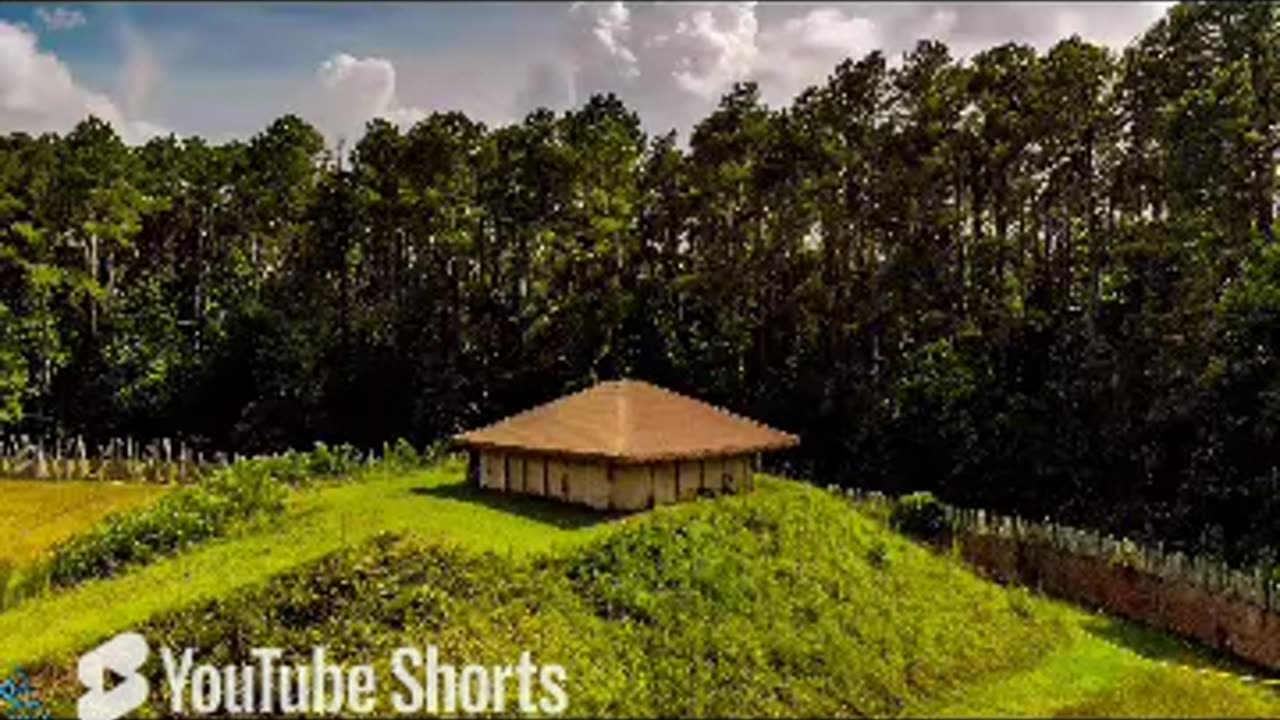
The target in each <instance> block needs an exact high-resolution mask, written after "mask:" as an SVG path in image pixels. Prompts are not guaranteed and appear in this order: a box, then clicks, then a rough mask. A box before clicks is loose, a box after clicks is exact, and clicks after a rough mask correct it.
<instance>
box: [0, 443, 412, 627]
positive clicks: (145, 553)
mask: <svg viewBox="0 0 1280 720" xmlns="http://www.w3.org/2000/svg"><path fill="white" fill-rule="evenodd" d="M425 461H426V458H424V457H423V456H422V455H419V454H418V452H417V451H416V450H415V449H414V448H413V446H412V445H410V444H409V443H408V442H407V441H405V440H403V439H401V440H398V441H397V442H396V443H395V444H394V445H389V446H387V447H386V448H385V451H384V455H383V457H382V458H381V459H380V460H379V461H378V462H377V463H375V464H374V465H373V466H372V467H376V468H383V469H391V470H396V471H403V470H409V469H413V468H416V467H420V466H421V465H422V464H423V463H424V462H425ZM364 469H365V465H364V464H363V462H362V460H361V458H360V454H359V452H358V451H357V450H356V449H355V448H354V447H352V446H350V445H345V444H344V445H338V446H334V447H329V446H328V445H326V444H324V443H322V442H318V443H316V444H315V447H314V448H313V449H312V450H311V451H310V452H298V451H295V450H290V451H288V452H284V453H280V454H277V455H267V456H261V457H253V458H248V459H245V460H240V461H238V462H236V463H235V464H233V465H231V466H230V467H227V468H224V469H222V470H219V471H217V472H215V473H214V474H213V475H211V476H210V477H208V478H206V479H205V480H202V481H200V482H199V483H197V484H195V485H192V486H189V487H186V488H183V489H181V490H178V491H176V492H174V493H172V494H170V495H167V496H165V497H164V498H161V499H160V500H159V501H158V502H157V503H156V504H154V505H152V506H150V507H147V508H143V509H139V510H133V511H129V512H125V513H120V514H117V515H111V516H108V517H107V518H106V519H104V520H103V521H102V522H101V523H99V524H98V525H96V526H94V527H93V528H92V529H90V530H89V531H87V532H86V533H84V534H81V535H77V536H75V537H72V538H70V539H69V540H66V541H64V542H63V543H62V544H60V545H58V546H57V547H55V548H54V550H53V555H52V557H51V558H50V559H49V560H48V561H47V562H46V563H42V564H41V565H39V566H37V567H32V568H28V569H27V570H25V571H24V572H22V573H21V574H20V576H15V577H14V578H13V579H12V580H9V579H6V578H5V577H4V575H5V573H4V572H2V571H0V591H3V590H4V583H6V582H7V583H8V584H9V585H10V586H18V587H11V588H10V592H9V595H10V597H9V598H8V602H9V603H10V604H11V603H13V602H17V601H18V600H20V599H21V598H22V597H23V596H26V595H30V594H31V593H32V592H33V591H35V590H38V589H39V588H42V587H45V586H48V585H53V586H56V587H67V586H71V585H75V584H76V583H79V582H83V581H84V580H88V579H90V578H104V577H111V576H113V575H115V574H117V573H119V572H120V571H121V570H122V569H124V568H126V567H130V566H134V565H142V564H145V563H148V562H152V561H154V560H156V559H158V558H161V557H165V556H168V555H173V554H175V553H178V552H181V551H182V550H184V549H186V548H188V547H191V546H192V545H196V544H198V543H201V542H205V541H207V540H210V539H212V538H216V537H223V536H225V535H227V534H229V533H230V532H231V531H232V529H233V528H234V527H236V526H237V525H239V524H242V523H245V522H247V521H250V520H253V519H255V518H259V517H264V516H267V515H269V514H272V513H278V512H280V511H281V510H283V509H284V502H285V497H286V496H287V494H288V491H289V489H290V488H291V487H298V486H300V485H303V484H305V483H307V482H308V481H310V480H311V479H314V478H317V477H330V478H336V477H351V476H355V475H357V474H359V473H360V472H361V471H363V470H364ZM4 595H5V593H3V592H0V601H2V600H5V597H4Z"/></svg>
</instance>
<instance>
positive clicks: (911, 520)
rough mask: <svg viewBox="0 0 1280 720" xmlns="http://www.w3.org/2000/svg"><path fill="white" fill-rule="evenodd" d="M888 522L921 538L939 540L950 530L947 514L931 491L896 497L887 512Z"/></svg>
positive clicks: (899, 529)
mask: <svg viewBox="0 0 1280 720" xmlns="http://www.w3.org/2000/svg"><path fill="white" fill-rule="evenodd" d="M889 524H890V525H891V526H892V527H893V528H894V529H896V530H898V531H900V532H902V533H905V534H907V535H910V536H912V537H915V538H920V539H921V540H939V539H942V538H944V537H946V535H947V534H948V533H949V532H950V531H951V529H952V528H951V527H950V524H949V523H948V522H947V515H946V512H945V511H944V509H943V507H942V503H941V502H939V501H938V499H937V498H936V497H934V496H933V494H932V493H927V492H915V493H911V494H909V495H903V496H902V497H900V498H898V499H897V500H896V501H895V502H894V504H893V508H892V509H891V510H890V512H889Z"/></svg>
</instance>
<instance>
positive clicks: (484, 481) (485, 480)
mask: <svg viewBox="0 0 1280 720" xmlns="http://www.w3.org/2000/svg"><path fill="white" fill-rule="evenodd" d="M480 487H485V488H490V489H493V490H506V489H507V478H506V458H505V457H504V456H503V454H502V453H498V452H493V451H491V450H482V451H481V452H480Z"/></svg>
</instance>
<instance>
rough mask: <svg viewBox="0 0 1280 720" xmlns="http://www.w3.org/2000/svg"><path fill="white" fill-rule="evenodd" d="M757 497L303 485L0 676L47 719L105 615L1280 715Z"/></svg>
mask: <svg viewBox="0 0 1280 720" xmlns="http://www.w3.org/2000/svg"><path fill="white" fill-rule="evenodd" d="M759 485H760V490H759V491H758V492H757V493H754V494H753V495H750V496H746V497H737V498H723V499H720V500H717V501H714V502H699V503H694V504H686V505H680V506H675V507H670V508H663V509H660V510H658V511H655V512H652V513H647V514H644V515H641V516H636V517H634V518H627V519H623V520H619V519H617V518H608V517H602V516H600V515H598V514H595V513H592V512H590V511H586V510H579V509H576V508H574V507H571V506H565V505H561V504H557V503H553V502H550V501H545V500H540V499H534V498H522V497H512V496H505V495H499V494H494V493H487V492H481V491H478V490H476V489H473V488H470V487H468V486H466V485H465V484H464V483H463V481H462V478H461V469H460V467H459V466H457V465H447V466H443V467H437V468H434V469H432V470H427V471H419V472H414V473H410V474H407V475H401V476H394V475H378V476H373V477H371V478H368V479H365V480H362V481H360V482H356V483H351V484H342V485H328V486H320V487H316V488H311V489H307V490H303V491H299V492H297V493H296V494H295V495H294V496H293V497H292V498H291V501H290V504H289V509H288V511H287V512H286V514H285V515H284V516H282V517H279V518H274V519H271V520H269V521H266V522H263V523H260V524H259V525H257V526H255V527H252V528H248V529H246V530H245V531H243V532H242V533H241V534H239V535H237V536H235V537H232V538H227V539H224V540H221V541H217V542H215V543H212V544H209V545H206V546H203V547H200V548H197V549H194V550H191V551H188V552H186V553H185V554H183V555H180V556H177V557H173V558H169V559H166V560H163V561H160V562H158V563H155V564H153V565H150V566H147V567H144V568H140V569H136V570H132V571H130V572H129V573H127V574H125V575H122V576H120V577H116V578H112V579H109V580H104V581H94V582H90V583H87V584H85V585H83V586H80V587H77V588H74V589H71V590H69V591H64V592H60V593H58V594H54V595H49V596H45V597H41V598H37V599H34V600H32V601H30V602H28V603H27V604H25V605H23V606H20V607H18V608H16V609H15V610H13V611H10V612H7V613H3V614H0V637H4V638H5V642H4V643H0V669H5V668H9V667H12V666H14V665H22V666H25V667H28V668H29V669H33V670H35V671H36V673H37V678H38V680H39V683H40V685H39V686H40V687H42V688H43V689H45V691H46V692H47V693H48V694H49V695H48V696H49V697H50V699H51V700H53V701H54V702H55V709H56V708H59V707H62V708H63V709H65V708H66V707H67V706H65V705H61V706H60V705H59V704H58V703H66V702H67V701H68V700H69V699H73V698H74V697H75V695H76V693H78V691H79V688H78V686H77V684H76V683H75V680H74V676H73V674H72V672H71V670H70V668H74V666H75V665H74V659H75V656H76V654H77V653H78V652H79V651H80V650H81V649H83V648H84V647H86V646H89V645H92V644H93V643H95V642H96V641H98V640H100V639H102V638H105V637H108V636H110V635H112V634H114V633H115V632H119V631H121V630H124V629H126V628H127V629H139V630H140V631H141V632H143V633H144V635H146V636H147V637H148V638H149V639H152V640H153V643H156V644H165V645H171V646H175V647H182V646H184V645H194V646H199V647H200V648H201V659H202V660H207V661H210V662H217V663H221V662H225V661H229V660H232V659H237V660H243V658H242V657H240V656H238V655H237V654H236V653H238V652H240V645H239V644H240V643H241V642H243V641H245V640H246V639H247V640H249V641H251V644H254V645H274V646H279V647H284V648H292V649H294V650H295V651H298V652H302V651H304V649H309V648H310V646H311V645H312V644H315V643H320V644H325V645H327V646H328V647H329V648H330V650H331V651H332V652H333V653H334V654H335V656H336V657H337V658H339V659H344V658H345V659H346V660H347V661H348V662H354V661H359V662H368V661H371V660H373V661H377V660H379V659H381V658H385V657H386V656H387V655H388V654H389V650H390V649H392V648H394V647H398V646H400V645H416V646H422V645H425V644H427V643H431V644H435V645H437V646H439V647H440V648H441V650H442V652H443V653H444V655H445V657H447V658H449V657H451V658H453V659H455V660H457V661H462V662H470V661H476V662H492V663H506V662H510V661H512V660H514V658H515V657H516V656H517V655H518V654H519V652H520V651H521V650H524V649H529V650H532V651H533V653H534V656H535V658H537V659H539V660H540V661H542V662H562V663H563V664H565V665H566V666H567V668H568V670H569V677H570V688H569V689H570V696H571V698H572V703H573V705H572V706H571V710H570V712H571V714H588V715H589V714H606V715H654V714H659V715H665V716H693V715H744V714H746V715H774V714H781V715H797V714H799V715H856V714H878V715H884V714H889V715H903V714H905V715H927V716H949V717H963V716H997V715H998V716H1024V717H1025V716H1040V717H1044V716H1080V717H1087V716H1116V715H1129V716H1165V715H1169V716H1185V715H1197V716H1276V717H1280V695H1278V694H1277V693H1275V692H1273V691H1270V690H1267V689H1265V688H1261V687H1258V686H1256V685H1247V684H1245V683H1243V682H1240V681H1239V680H1236V679H1234V678H1231V677H1217V676H1210V675H1200V674H1197V673H1196V672H1195V671H1193V670H1190V669H1186V668H1184V667H1182V665H1202V666H1214V667H1222V666H1224V664H1223V663H1222V661H1221V660H1219V659H1216V658H1211V657H1209V656H1207V655H1206V654H1204V653H1203V652H1201V651H1198V650H1196V649H1195V648H1193V647H1192V646H1189V645H1186V644H1184V643H1181V642H1180V641H1177V640H1174V639H1172V638H1171V637H1170V636H1168V635H1164V634H1161V633H1156V632H1152V631H1147V630H1142V629H1139V628H1136V627H1134V626H1132V625H1129V624H1126V623H1123V622H1120V621H1118V620H1113V619H1108V618H1105V617H1102V616H1098V615H1094V614H1091V613H1088V612H1084V611H1082V610H1079V609H1077V608H1074V607H1071V606H1068V605H1065V604H1062V603H1058V602H1053V601H1049V600H1046V599H1043V598H1039V597H1036V596H1033V595H1031V594H1029V593H1027V592H1025V591H1021V590H1016V589H1014V590H1010V589H1005V588H1000V587H998V586H996V585H993V584H991V583H988V582H986V581H984V580H982V579H980V578H978V577H977V576H975V575H974V574H973V573H971V572H970V571H968V570H967V569H965V568H964V567H962V566H960V565H959V564H958V563H957V562H955V561H954V560H952V559H951V558H947V557H944V556H940V555H937V554H935V553H932V552H930V551H928V550H926V549H924V548H922V547H920V546H918V545H915V544H914V543H911V542H909V541H907V540H905V539H903V538H902V537H900V536H898V535H896V534H894V533H892V532H890V531H888V530H887V529H886V528H885V527H884V525H883V524H882V523H880V522H879V521H877V520H874V519H872V518H870V517H868V516H866V515H864V514H862V513H860V512H857V511H855V510H854V509H853V508H852V507H851V506H850V505H849V504H847V503H846V502H844V501H842V500H840V499H838V498H835V497H832V496H830V495H828V494H825V493H823V492H822V491H819V490H817V489H814V488H811V487H808V486H803V485H800V484H797V483H792V482H788V481H782V480H774V479H763V480H762V482H761V483H760V484H759ZM387 533H390V534H392V535H390V536H388V535H387ZM397 536H398V537H400V538H402V539H397ZM49 618H56V619H57V621H56V622H49ZM156 669H157V668H153V670H156ZM1233 669H1239V668H1233ZM386 670H387V668H386V667H385V666H379V672H380V674H382V675H384V677H383V678H382V679H381V682H380V683H379V687H384V688H385V687H392V686H393V683H392V682H391V680H390V679H389V677H388V676H387V673H386ZM153 702H160V700H158V699H156V698H154V697H153Z"/></svg>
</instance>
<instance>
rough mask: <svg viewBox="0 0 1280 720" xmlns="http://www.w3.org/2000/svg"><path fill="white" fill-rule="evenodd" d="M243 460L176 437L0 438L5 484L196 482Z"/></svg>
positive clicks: (0, 467)
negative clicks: (95, 441) (93, 440)
mask: <svg viewBox="0 0 1280 720" xmlns="http://www.w3.org/2000/svg"><path fill="white" fill-rule="evenodd" d="M238 459H239V456H228V455H227V454H226V453H212V454H206V453H204V452H203V451H200V450H196V449H193V448H192V447H190V446H189V445H187V443H185V442H183V441H181V440H176V441H175V440H173V439H170V438H159V439H155V440H151V441H148V442H138V441H135V440H134V439H132V438H112V439H110V440H108V441H107V442H105V443H102V444H91V443H86V442H85V440H84V438H83V437H59V438H33V437H31V436H29V435H5V434H3V433H0V479H3V478H9V479H28V480H132V481H144V482H154V483H190V482H196V481H198V480H200V479H201V478H202V477H205V476H207V475H208V474H209V473H210V472H212V471H213V470H214V469H216V468H219V467H225V466H227V465H228V464H230V463H231V462H234V461H235V460H238Z"/></svg>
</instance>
